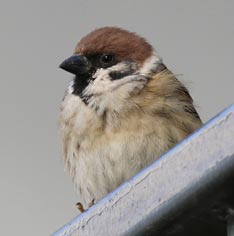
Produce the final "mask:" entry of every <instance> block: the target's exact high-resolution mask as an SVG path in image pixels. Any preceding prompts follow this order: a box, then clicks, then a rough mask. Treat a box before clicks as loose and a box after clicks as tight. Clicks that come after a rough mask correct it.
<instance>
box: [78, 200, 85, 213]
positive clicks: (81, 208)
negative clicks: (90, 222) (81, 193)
mask: <svg viewBox="0 0 234 236" xmlns="http://www.w3.org/2000/svg"><path fill="white" fill-rule="evenodd" d="M76 207H77V209H78V210H79V211H80V213H82V212H85V211H86V210H85V209H84V207H83V204H82V203H81V202H77V203H76Z"/></svg>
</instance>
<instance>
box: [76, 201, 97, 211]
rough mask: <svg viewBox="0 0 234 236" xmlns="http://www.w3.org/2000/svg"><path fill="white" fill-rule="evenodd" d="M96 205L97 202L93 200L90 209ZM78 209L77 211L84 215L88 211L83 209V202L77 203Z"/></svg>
mask: <svg viewBox="0 0 234 236" xmlns="http://www.w3.org/2000/svg"><path fill="white" fill-rule="evenodd" d="M94 203H95V200H94V199H93V200H92V201H91V202H90V203H89V208H90V207H91V206H93V205H94ZM76 207H77V209H78V210H79V211H80V212H81V213H83V212H85V211H86V210H85V209H84V207H83V204H82V203H81V202H77V203H76Z"/></svg>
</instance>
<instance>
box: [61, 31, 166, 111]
mask: <svg viewBox="0 0 234 236" xmlns="http://www.w3.org/2000/svg"><path fill="white" fill-rule="evenodd" d="M60 68H62V69H64V70H66V71H68V72H70V73H72V74H74V75H75V78H74V80H73V81H72V83H71V84H70V86H69V89H68V93H70V94H73V95H77V96H79V97H80V98H81V99H82V100H83V101H84V102H85V103H86V104H87V105H90V106H91V107H94V108H95V109H97V107H98V108H100V107H103V108H102V110H103V109H106V108H107V107H111V106H116V102H117V103H118V100H121V98H122V99H125V98H126V97H128V96H130V95H131V94H132V93H135V92H139V91H140V90H141V89H142V88H143V87H144V84H145V83H146V82H147V80H148V78H149V77H150V75H152V74H155V73H157V72H159V71H162V70H164V69H165V66H164V64H163V63H162V59H161V58H160V57H159V56H158V54H157V53H156V52H155V51H154V49H153V48H152V46H151V45H150V44H149V43H148V42H146V40H145V39H144V38H142V37H140V36H138V35H137V34H135V33H132V32H129V31H126V30H123V29H120V28H116V27H104V28H100V29H97V30H94V31H93V32H91V33H89V34H88V35H86V36H85V37H84V38H82V39H81V40H80V42H79V43H78V44H77V46H76V48H75V52H74V54H73V55H72V56H71V57H69V58H68V59H66V60H65V61H63V62H62V63H61V65H60Z"/></svg>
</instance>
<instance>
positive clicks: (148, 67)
mask: <svg viewBox="0 0 234 236" xmlns="http://www.w3.org/2000/svg"><path fill="white" fill-rule="evenodd" d="M161 63H162V58H161V57H160V56H159V55H158V53H157V52H154V53H153V54H152V56H151V57H150V58H148V59H147V60H146V61H145V62H144V64H143V66H142V68H141V69H140V74H141V75H145V76H147V75H148V74H150V73H151V72H152V71H153V70H157V67H158V65H159V64H161Z"/></svg>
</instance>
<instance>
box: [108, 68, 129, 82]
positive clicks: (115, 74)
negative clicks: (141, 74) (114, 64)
mask: <svg viewBox="0 0 234 236" xmlns="http://www.w3.org/2000/svg"><path fill="white" fill-rule="evenodd" d="M130 74H132V70H130V71H124V72H119V71H112V72H110V74H109V75H110V77H111V80H117V79H122V78H124V77H126V76H128V75H130Z"/></svg>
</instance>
